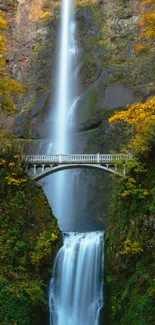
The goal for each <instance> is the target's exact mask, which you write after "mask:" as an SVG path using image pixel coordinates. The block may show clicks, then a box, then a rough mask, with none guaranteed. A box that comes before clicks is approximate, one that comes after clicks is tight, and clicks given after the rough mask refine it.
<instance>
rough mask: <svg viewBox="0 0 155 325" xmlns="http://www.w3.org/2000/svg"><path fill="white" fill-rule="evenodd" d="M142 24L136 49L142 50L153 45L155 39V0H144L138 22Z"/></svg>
mask: <svg viewBox="0 0 155 325" xmlns="http://www.w3.org/2000/svg"><path fill="white" fill-rule="evenodd" d="M138 25H139V26H140V29H141V30H140V35H139V37H138V40H139V41H140V43H139V44H138V45H137V47H136V50H137V51H142V50H143V49H146V48H147V47H148V46H149V47H150V46H153V44H154V40H155V0H144V10H143V11H142V17H141V20H140V22H139V24H138Z"/></svg>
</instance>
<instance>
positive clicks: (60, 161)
mask: <svg viewBox="0 0 155 325" xmlns="http://www.w3.org/2000/svg"><path fill="white" fill-rule="evenodd" d="M61 163H62V155H59V164H61Z"/></svg>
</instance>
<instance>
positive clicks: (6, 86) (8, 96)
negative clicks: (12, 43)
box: [0, 10, 23, 112]
mask: <svg viewBox="0 0 155 325" xmlns="http://www.w3.org/2000/svg"><path fill="white" fill-rule="evenodd" d="M6 28H7V24H6V20H5V17H4V14H3V12H2V11H1V10H0V97H1V103H0V108H3V109H6V110H7V111H9V112H12V111H13V110H15V105H14V103H13V99H12V95H13V94H18V93H20V92H21V91H22V90H23V89H22V87H21V85H20V84H19V83H18V81H16V80H13V79H11V78H9V76H8V74H7V72H6V65H5V60H4V59H3V55H4V53H5V52H6V46H5V42H6V40H5V37H4V35H3V30H4V29H6Z"/></svg>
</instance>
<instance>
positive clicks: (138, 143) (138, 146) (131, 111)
mask: <svg viewBox="0 0 155 325" xmlns="http://www.w3.org/2000/svg"><path fill="white" fill-rule="evenodd" d="M109 122H110V123H120V122H125V123H127V124H128V125H132V126H134V130H135V134H134V137H133V139H132V141H131V143H130V148H132V149H133V150H134V151H135V152H137V153H146V152H148V151H152V150H154V146H155V97H153V98H150V99H148V100H147V101H146V102H145V103H142V102H139V103H136V104H134V105H132V106H129V108H128V110H126V111H120V112H117V113H116V114H115V115H114V116H112V117H111V118H110V119H109Z"/></svg>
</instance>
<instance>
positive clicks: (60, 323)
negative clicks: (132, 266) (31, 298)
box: [49, 232, 104, 325]
mask: <svg viewBox="0 0 155 325" xmlns="http://www.w3.org/2000/svg"><path fill="white" fill-rule="evenodd" d="M103 241H104V233H103V232H90V233H65V234H64V244H63V247H62V248H61V249H60V250H59V252H58V254H57V257H56V260H55V265H54V272H53V278H52V280H51V284H50V295H49V307H50V325H98V324H99V316H100V310H101V308H102V306H103V282H102V279H103V259H104V254H103Z"/></svg>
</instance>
